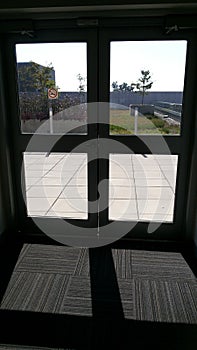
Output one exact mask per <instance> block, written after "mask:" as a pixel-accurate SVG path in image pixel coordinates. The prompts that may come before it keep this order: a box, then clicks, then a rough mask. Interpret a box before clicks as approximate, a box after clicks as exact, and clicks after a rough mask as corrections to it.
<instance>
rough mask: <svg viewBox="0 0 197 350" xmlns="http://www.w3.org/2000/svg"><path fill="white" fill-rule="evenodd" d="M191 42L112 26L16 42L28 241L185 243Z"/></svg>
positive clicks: (13, 107) (12, 72) (11, 57)
mask: <svg viewBox="0 0 197 350" xmlns="http://www.w3.org/2000/svg"><path fill="white" fill-rule="evenodd" d="M190 37H191V35H190ZM190 37H189V38H188V37H187V36H185V35H183V34H181V33H175V34H172V35H171V36H170V38H169V37H168V38H166V36H165V35H164V34H163V33H160V31H159V30H158V31H157V30H155V28H154V30H153V29H152V28H146V29H144V28H140V27H138V28H137V29H136V28H130V27H128V28H127V29H125V28H124V29H123V28H118V29H114V28H113V29H110V28H109V26H108V28H99V26H98V27H97V28H91V29H90V28H83V29H82V28H80V30H79V28H74V29H73V30H70V29H64V30H57V29H56V30H50V29H44V30H43V29H42V30H41V29H38V30H37V31H36V33H35V34H33V35H27V36H25V37H24V35H11V36H9V40H8V44H6V51H5V61H6V63H5V65H6V67H7V69H9V81H8V91H9V92H8V98H9V99H10V100H11V101H12V103H11V104H10V110H9V113H10V116H11V123H12V131H13V132H12V144H13V164H14V165H13V172H14V174H15V175H14V192H15V210H16V219H17V224H18V229H19V231H20V232H22V233H23V234H25V235H28V234H32V235H33V237H35V239H36V237H37V236H38V235H40V234H41V235H43V233H44V234H46V235H48V236H50V237H51V238H53V239H54V240H55V241H58V242H61V243H64V244H70V245H75V246H100V245H103V244H107V243H111V242H113V241H115V240H118V239H120V238H121V237H124V236H127V237H131V238H132V237H134V238H146V239H152V238H154V239H181V238H182V230H181V228H182V227H183V225H184V220H185V215H184V213H185V208H186V198H187V196H186V193H187V185H188V183H187V168H188V162H189V158H188V154H189V147H190V144H189V139H190V133H191V129H190V126H191V119H192V109H191V108H192V107H191V104H190V103H189V101H188V96H190V94H191V91H192V84H191V71H190V65H191V64H192V62H193V55H192V47H193V42H192V39H191V38H190ZM166 75H168V77H169V79H166ZM176 79H178V81H176ZM154 86H155V89H156V91H154V89H153V88H154ZM50 89H53V90H52V95H51V90H50ZM54 92H55V93H54ZM53 93H54V94H53ZM56 95H58V96H56ZM56 97H58V98H56Z"/></svg>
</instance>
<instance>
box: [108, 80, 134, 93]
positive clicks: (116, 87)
mask: <svg viewBox="0 0 197 350" xmlns="http://www.w3.org/2000/svg"><path fill="white" fill-rule="evenodd" d="M134 87H135V84H134V83H131V84H130V85H129V84H128V83H126V82H123V83H122V84H120V85H118V82H117V81H113V83H112V88H113V91H133V90H134Z"/></svg>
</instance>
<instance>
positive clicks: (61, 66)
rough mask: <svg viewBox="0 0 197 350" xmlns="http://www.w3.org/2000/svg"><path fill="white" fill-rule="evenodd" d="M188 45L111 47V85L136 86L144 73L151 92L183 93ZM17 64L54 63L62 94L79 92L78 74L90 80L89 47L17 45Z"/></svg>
mask: <svg viewBox="0 0 197 350" xmlns="http://www.w3.org/2000/svg"><path fill="white" fill-rule="evenodd" d="M186 47H187V42H186V41H183V40H182V41H169V40H168V41H123V42H112V43H111V55H110V63H111V64H110V83H112V81H115V80H117V81H118V83H119V84H121V83H122V82H124V81H125V82H127V83H129V84H130V83H132V82H136V81H137V79H138V78H139V77H140V75H141V73H140V71H141V70H142V69H145V70H149V71H150V73H151V75H152V80H153V87H152V91H182V90H183V85H184V73H185V59H186ZM16 53H17V61H18V62H29V61H34V62H36V63H39V64H42V65H48V64H50V63H52V65H53V66H54V69H55V74H56V84H57V85H58V86H59V88H60V91H76V90H77V88H78V86H79V82H78V80H77V74H78V73H80V74H81V75H82V76H83V77H86V76H87V45H86V43H51V44H17V45H16Z"/></svg>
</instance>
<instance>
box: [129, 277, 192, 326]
mask: <svg viewBox="0 0 197 350" xmlns="http://www.w3.org/2000/svg"><path fill="white" fill-rule="evenodd" d="M134 300H135V305H134V308H135V311H136V313H135V315H136V319H137V320H143V321H161V322H174V323H176V322H177V323H194V324H196V323H197V289H196V284H191V283H190V284H188V283H184V282H183V283H181V282H169V281H165V282H164V281H155V280H154V281H152V280H137V281H135V288H134Z"/></svg>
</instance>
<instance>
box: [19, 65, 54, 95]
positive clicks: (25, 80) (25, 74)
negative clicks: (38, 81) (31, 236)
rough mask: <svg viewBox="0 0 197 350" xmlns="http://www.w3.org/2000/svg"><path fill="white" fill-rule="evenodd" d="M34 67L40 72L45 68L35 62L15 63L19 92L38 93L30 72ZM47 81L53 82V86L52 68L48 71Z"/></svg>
mask: <svg viewBox="0 0 197 350" xmlns="http://www.w3.org/2000/svg"><path fill="white" fill-rule="evenodd" d="M35 65H36V67H38V68H39V69H40V70H42V69H44V68H46V66H42V65H40V64H38V63H35V62H19V63H17V70H18V86H19V92H38V89H36V87H35V83H34V76H33V75H32V70H33V67H35ZM49 79H50V80H52V81H54V85H55V70H54V69H52V68H51V69H50V75H49Z"/></svg>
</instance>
